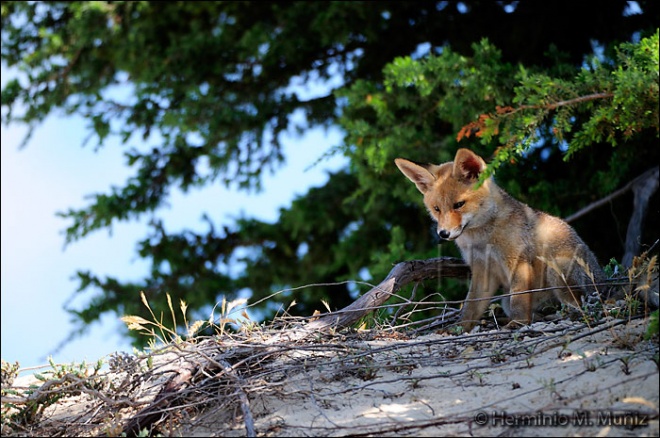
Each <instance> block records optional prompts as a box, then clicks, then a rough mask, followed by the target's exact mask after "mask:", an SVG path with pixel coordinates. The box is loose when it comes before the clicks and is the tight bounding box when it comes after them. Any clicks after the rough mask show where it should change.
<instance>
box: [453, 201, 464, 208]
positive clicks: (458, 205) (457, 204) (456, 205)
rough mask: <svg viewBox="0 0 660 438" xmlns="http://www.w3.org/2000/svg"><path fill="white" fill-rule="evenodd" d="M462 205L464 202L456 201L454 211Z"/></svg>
mask: <svg viewBox="0 0 660 438" xmlns="http://www.w3.org/2000/svg"><path fill="white" fill-rule="evenodd" d="M464 205H465V201H458V202H457V203H456V204H454V210H458V209H459V208H461V207H462V206H464Z"/></svg>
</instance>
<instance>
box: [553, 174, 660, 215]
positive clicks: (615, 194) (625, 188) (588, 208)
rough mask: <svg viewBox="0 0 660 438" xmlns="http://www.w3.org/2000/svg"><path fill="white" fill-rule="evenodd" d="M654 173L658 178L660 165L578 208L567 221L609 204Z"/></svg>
mask: <svg viewBox="0 0 660 438" xmlns="http://www.w3.org/2000/svg"><path fill="white" fill-rule="evenodd" d="M653 173H655V174H656V178H657V174H658V166H655V167H654V168H652V169H649V170H647V171H646V172H644V173H643V174H641V175H639V176H638V177H637V178H635V179H634V180H632V181H630V182H629V183H628V184H626V185H625V186H623V187H621V188H620V189H619V190H616V191H614V192H612V193H610V194H609V195H607V196H605V197H604V198H602V199H599V200H598V201H595V202H592V203H591V204H589V205H587V206H586V207H584V208H581V209H580V210H578V211H577V212H575V213H573V214H572V215H570V216H568V217H566V218H564V220H565V221H566V222H573V221H574V220H576V219H579V218H581V217H582V216H584V215H585V214H587V213H589V212H590V211H592V210H595V209H597V208H598V207H601V206H603V205H605V204H607V203H608V202H611V201H612V200H614V199H616V198H618V197H619V196H621V195H623V194H625V193H626V192H628V191H629V190H630V189H632V188H633V186H634V185H635V184H637V183H638V182H640V181H643V180H645V179H647V178H650V177H651V176H653Z"/></svg>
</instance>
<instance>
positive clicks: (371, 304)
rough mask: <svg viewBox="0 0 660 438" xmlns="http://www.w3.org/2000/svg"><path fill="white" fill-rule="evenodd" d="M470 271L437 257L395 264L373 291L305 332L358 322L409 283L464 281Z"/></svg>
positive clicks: (450, 259) (454, 261)
mask: <svg viewBox="0 0 660 438" xmlns="http://www.w3.org/2000/svg"><path fill="white" fill-rule="evenodd" d="M469 273H470V268H469V267H468V265H467V264H465V262H463V260H461V259H457V258H454V257H438V258H434V259H429V260H411V261H407V262H401V263H397V264H396V265H395V266H394V268H392V270H391V271H390V273H389V274H388V276H387V277H386V278H385V280H383V281H381V282H380V283H379V284H378V285H377V286H375V287H373V288H372V289H371V290H370V291H369V292H367V293H366V294H364V295H362V296H361V297H360V298H358V299H357V300H355V301H354V302H353V303H351V304H349V305H348V306H346V307H344V308H343V309H341V310H338V311H335V312H330V313H328V314H326V315H324V316H322V317H321V318H319V319H317V320H314V321H312V322H310V323H309V324H308V325H307V327H306V331H307V332H317V331H326V330H328V329H330V328H333V329H341V328H344V327H349V326H351V325H352V324H354V323H356V322H357V321H358V320H359V319H360V318H362V317H363V316H365V315H368V314H369V313H371V312H373V311H374V310H375V309H377V308H378V306H381V305H382V304H383V303H385V301H387V300H388V299H389V298H390V297H391V296H392V294H394V293H396V292H397V291H398V290H399V289H401V288H402V287H403V286H405V285H407V284H408V283H412V282H419V281H422V280H429V279H433V278H440V277H454V278H457V277H459V278H460V277H467V276H468V275H469Z"/></svg>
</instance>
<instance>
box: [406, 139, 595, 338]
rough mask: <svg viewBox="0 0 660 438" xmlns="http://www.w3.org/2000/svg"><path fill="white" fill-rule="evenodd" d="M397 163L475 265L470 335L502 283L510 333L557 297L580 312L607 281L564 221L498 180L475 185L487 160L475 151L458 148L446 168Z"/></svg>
mask: <svg viewBox="0 0 660 438" xmlns="http://www.w3.org/2000/svg"><path fill="white" fill-rule="evenodd" d="M395 163H396V165H397V167H398V168H399V170H401V172H403V174H404V175H406V176H407V177H408V178H409V179H410V180H411V181H412V182H414V183H415V185H416V186H417V188H418V189H419V191H420V192H422V194H423V195H424V204H425V205H426V208H427V209H428V211H429V213H430V214H431V217H432V218H433V219H434V220H435V221H436V222H437V223H438V236H439V237H440V238H441V239H443V240H453V241H455V242H456V244H457V245H458V248H459V249H460V251H461V254H462V255H463V259H464V260H465V261H466V262H467V263H468V265H470V269H471V271H472V281H471V282H470V289H469V291H468V294H467V299H466V301H465V304H464V305H463V309H462V313H461V325H462V326H463V329H464V331H469V330H471V329H472V328H473V327H474V326H475V324H476V323H477V322H478V321H479V319H480V318H481V316H482V315H483V313H484V311H485V310H486V308H487V307H488V305H489V302H490V299H491V298H492V297H493V295H494V294H495V292H496V291H497V289H498V288H499V287H500V286H502V287H503V288H504V289H505V291H506V292H510V293H512V294H513V295H511V296H507V297H504V298H503V299H502V307H503V308H504V311H505V312H506V314H507V315H508V316H509V317H510V319H511V322H510V323H509V325H508V326H509V327H510V328H511V327H516V326H518V325H521V324H529V323H530V322H531V321H532V319H533V316H534V311H535V310H536V309H538V308H539V306H540V305H541V304H542V303H543V302H545V301H547V300H550V299H552V297H553V295H554V297H555V298H557V299H559V300H560V301H561V302H563V303H567V304H571V305H573V306H578V307H579V306H580V295H581V294H582V293H584V292H588V293H589V292H591V291H593V290H594V288H595V286H594V283H596V284H597V283H599V282H602V281H603V280H604V279H605V273H604V272H603V270H602V269H601V267H600V265H599V264H598V261H597V260H596V257H595V256H594V254H593V253H592V252H591V251H590V250H589V248H587V246H586V245H585V244H584V242H583V241H582V240H581V239H580V237H579V236H578V235H577V233H576V232H575V231H574V230H573V228H571V227H570V226H569V225H568V224H567V223H566V222H564V221H562V220H561V219H559V218H556V217H554V216H550V215H548V214H546V213H543V212H540V211H537V210H534V209H532V208H530V207H529V206H527V205H525V204H523V203H522V202H519V201H517V200H515V199H513V198H512V197H511V196H510V195H509V194H508V193H506V192H505V191H504V190H502V189H501V188H500V187H498V186H497V185H496V184H495V181H494V180H493V179H492V178H489V179H487V180H485V181H484V182H483V184H482V185H481V186H479V187H478V188H477V187H476V186H475V185H476V183H477V181H478V179H479V175H480V174H481V172H483V170H484V169H485V168H486V163H485V162H484V160H483V159H482V158H481V157H479V156H478V155H476V154H475V153H474V152H472V151H470V150H468V149H459V150H458V151H457V152H456V156H455V157H454V161H453V162H449V163H444V164H440V165H433V164H428V165H419V164H415V163H413V162H411V161H408V160H404V159H402V158H397V159H396V160H395ZM530 290H531V291H533V292H527V293H518V294H516V292H523V291H530Z"/></svg>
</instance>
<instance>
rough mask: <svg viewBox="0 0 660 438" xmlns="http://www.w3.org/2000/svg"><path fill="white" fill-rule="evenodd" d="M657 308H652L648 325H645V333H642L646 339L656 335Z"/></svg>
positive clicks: (657, 328)
mask: <svg viewBox="0 0 660 438" xmlns="http://www.w3.org/2000/svg"><path fill="white" fill-rule="evenodd" d="M658 325H659V324H658V310H657V309H656V310H654V311H653V312H652V313H651V315H650V316H649V325H648V327H646V333H644V339H646V340H647V341H648V340H649V339H651V338H652V337H654V336H658V330H659V327H658Z"/></svg>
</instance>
